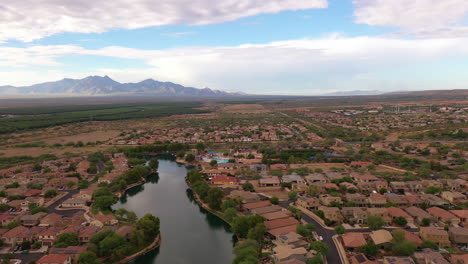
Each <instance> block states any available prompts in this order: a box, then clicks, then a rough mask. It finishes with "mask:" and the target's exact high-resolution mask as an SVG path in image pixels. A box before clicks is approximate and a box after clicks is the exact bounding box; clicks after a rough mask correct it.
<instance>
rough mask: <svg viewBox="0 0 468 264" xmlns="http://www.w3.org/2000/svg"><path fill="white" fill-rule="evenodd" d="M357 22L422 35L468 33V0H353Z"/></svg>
mask: <svg viewBox="0 0 468 264" xmlns="http://www.w3.org/2000/svg"><path fill="white" fill-rule="evenodd" d="M353 2H354V5H355V8H356V9H355V12H354V16H355V22H356V23H361V24H368V25H371V26H388V27H397V28H400V29H401V30H402V31H403V32H402V33H406V34H411V35H413V36H420V37H462V36H468V25H467V23H466V18H467V16H468V1H467V0H353Z"/></svg>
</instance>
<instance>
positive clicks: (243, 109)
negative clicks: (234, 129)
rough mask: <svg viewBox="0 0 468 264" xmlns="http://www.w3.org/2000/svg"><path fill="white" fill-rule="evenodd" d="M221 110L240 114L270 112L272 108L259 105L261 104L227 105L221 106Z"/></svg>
mask: <svg viewBox="0 0 468 264" xmlns="http://www.w3.org/2000/svg"><path fill="white" fill-rule="evenodd" d="M221 111H222V112H225V113H239V114H258V113H269V112H270V110H268V109H265V107H263V105H259V104H234V105H226V106H224V107H222V108H221Z"/></svg>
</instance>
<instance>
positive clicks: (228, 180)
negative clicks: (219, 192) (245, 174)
mask: <svg viewBox="0 0 468 264" xmlns="http://www.w3.org/2000/svg"><path fill="white" fill-rule="evenodd" d="M238 182H239V180H238V179H237V178H236V177H231V176H216V177H213V178H212V179H211V184H216V185H236V184H237V183H238Z"/></svg>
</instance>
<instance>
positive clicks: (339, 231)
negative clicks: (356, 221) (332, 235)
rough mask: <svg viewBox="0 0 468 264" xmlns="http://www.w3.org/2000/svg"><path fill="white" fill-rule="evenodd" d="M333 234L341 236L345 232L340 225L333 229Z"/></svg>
mask: <svg viewBox="0 0 468 264" xmlns="http://www.w3.org/2000/svg"><path fill="white" fill-rule="evenodd" d="M335 232H336V233H337V234H338V235H342V234H344V233H345V232H346V229H345V228H344V227H343V226H342V225H338V226H336V227H335Z"/></svg>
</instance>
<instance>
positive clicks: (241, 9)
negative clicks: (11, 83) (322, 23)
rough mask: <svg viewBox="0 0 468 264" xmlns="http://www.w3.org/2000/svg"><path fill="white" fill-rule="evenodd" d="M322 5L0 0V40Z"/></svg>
mask: <svg viewBox="0 0 468 264" xmlns="http://www.w3.org/2000/svg"><path fill="white" fill-rule="evenodd" d="M325 7H327V1H326V0H268V1H265V0H216V1H213V0H158V1H153V0H113V1H95V0H73V1H63V0H41V1H40V2H38V1H37V0H18V1H16V0H12V1H3V3H0V41H2V40H8V39H15V40H20V41H27V42H28V41H32V40H35V39H40V38H43V37H46V36H51V35H54V34H58V33H63V32H74V33H100V32H105V31H108V30H110V29H114V28H123V29H136V28H143V27H150V26H162V25H174V24H190V25H202V24H212V23H221V22H226V21H233V20H236V19H239V18H242V17H248V16H254V15H258V14H271V13H278V12H281V11H288V10H303V9H313V8H325Z"/></svg>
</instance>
